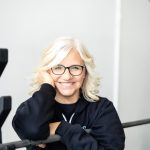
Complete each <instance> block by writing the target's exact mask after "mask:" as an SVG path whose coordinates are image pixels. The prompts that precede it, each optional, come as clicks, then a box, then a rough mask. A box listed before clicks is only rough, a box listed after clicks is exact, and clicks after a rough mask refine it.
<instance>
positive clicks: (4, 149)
mask: <svg viewBox="0 0 150 150" xmlns="http://www.w3.org/2000/svg"><path fill="white" fill-rule="evenodd" d="M149 123H150V119H143V120H137V121H131V122H126V123H122V125H123V128H129V127H134V126H139V125H144V124H149ZM85 131H86V132H87V133H90V132H91V130H90V129H86V130H85ZM60 138H61V137H60V136H59V135H51V136H49V137H48V138H47V139H46V140H39V141H30V140H22V141H16V142H10V143H4V144H0V150H15V149H17V148H22V147H27V146H30V145H38V144H44V143H52V142H57V141H60Z"/></svg>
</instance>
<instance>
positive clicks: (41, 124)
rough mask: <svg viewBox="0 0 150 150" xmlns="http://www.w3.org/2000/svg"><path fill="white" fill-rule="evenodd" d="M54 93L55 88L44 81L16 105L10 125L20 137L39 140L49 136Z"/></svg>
mask: <svg viewBox="0 0 150 150" xmlns="http://www.w3.org/2000/svg"><path fill="white" fill-rule="evenodd" d="M55 95H56V91H55V89H54V88H53V87H52V86H51V85H49V84H46V83H45V84H43V85H41V88H40V90H39V91H36V92H35V93H34V94H33V96H32V97H31V98H29V99H28V100H26V101H25V102H23V103H22V104H21V105H20V106H19V107H18V109H17V111H16V114H15V116H14V118H13V121H12V125H13V127H14V129H15V131H16V132H17V134H18V136H19V137H20V138H21V139H31V140H41V139H45V138H47V137H48V136H49V122H50V120H51V119H52V117H53V114H54V111H53V106H54V98H55Z"/></svg>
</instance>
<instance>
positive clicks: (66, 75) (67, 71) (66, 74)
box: [62, 68, 72, 80]
mask: <svg viewBox="0 0 150 150" xmlns="http://www.w3.org/2000/svg"><path fill="white" fill-rule="evenodd" d="M62 77H63V79H64V80H70V79H71V78H72V75H71V74H70V72H69V69H68V68H67V69H66V70H65V72H64V74H63V75H62Z"/></svg>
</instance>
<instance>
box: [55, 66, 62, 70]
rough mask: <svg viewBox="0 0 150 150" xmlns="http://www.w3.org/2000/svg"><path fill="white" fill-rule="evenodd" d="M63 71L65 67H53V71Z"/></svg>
mask: <svg viewBox="0 0 150 150" xmlns="http://www.w3.org/2000/svg"><path fill="white" fill-rule="evenodd" d="M62 69H63V66H55V67H53V70H62Z"/></svg>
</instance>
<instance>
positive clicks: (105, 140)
mask: <svg viewBox="0 0 150 150" xmlns="http://www.w3.org/2000/svg"><path fill="white" fill-rule="evenodd" d="M89 115H90V114H89ZM90 117H91V118H92V121H91V122H92V124H91V127H90V128H91V133H90V134H88V133H86V132H85V130H84V129H82V127H81V126H80V125H79V124H69V123H68V122H65V121H62V122H61V124H60V125H59V127H58V128H57V130H56V133H57V134H59V135H60V136H61V140H62V142H63V143H64V144H65V145H66V146H67V148H68V149H69V150H76V149H77V150H123V149H124V142H125V135H124V131H123V127H122V125H121V122H120V120H119V117H118V114H117V112H116V110H115V108H114V106H113V104H112V103H111V102H110V101H109V102H108V101H106V102H104V103H103V104H102V105H99V106H98V108H97V111H96V110H95V115H94V116H90Z"/></svg>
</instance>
